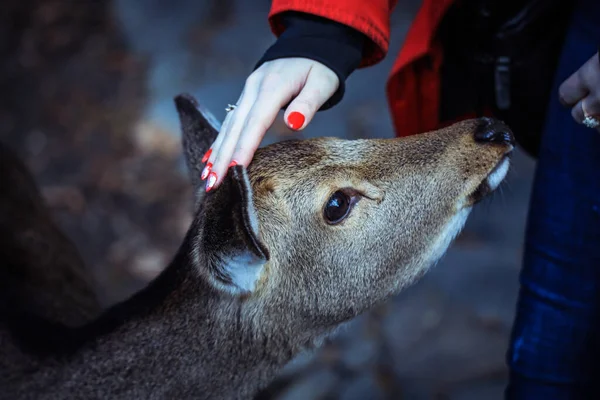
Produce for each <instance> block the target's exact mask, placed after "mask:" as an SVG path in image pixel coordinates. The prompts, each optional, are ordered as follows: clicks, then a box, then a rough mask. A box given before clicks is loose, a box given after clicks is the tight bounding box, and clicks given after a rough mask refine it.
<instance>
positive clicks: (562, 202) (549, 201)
mask: <svg viewBox="0 0 600 400" xmlns="http://www.w3.org/2000/svg"><path fill="white" fill-rule="evenodd" d="M578 3H579V4H578V5H577V6H576V8H575V11H574V14H573V16H572V20H571V24H570V28H569V32H568V33H567V37H566V40H565V44H564V47H563V51H562V55H561V59H560V61H559V65H558V69H557V74H556V77H555V82H554V88H553V92H552V97H551V99H550V104H549V107H548V115H547V118H546V128H545V132H544V136H543V139H542V143H541V148H540V154H539V159H538V165H537V170H536V176H535V181H534V186H533V193H532V198H531V203H530V210H529V217H528V227H527V233H526V239H525V254H524V261H523V270H522V272H521V278H520V283H521V290H520V294H519V300H518V303H517V314H516V317H515V322H514V326H513V332H512V337H511V341H510V348H509V351H508V354H507V362H508V365H509V368H510V381H509V384H508V386H507V389H506V392H505V395H506V398H507V399H527V400H532V399H533V400H537V399H544V400H546V399H548V400H554V399H583V398H594V399H599V398H600V395H598V388H600V375H599V374H598V372H599V371H600V368H599V367H600V359H599V358H598V357H599V353H598V348H599V343H600V134H599V133H598V132H597V131H596V130H592V129H588V128H585V127H583V126H581V125H578V124H577V123H575V122H574V121H573V119H572V118H571V115H570V109H566V108H563V107H562V106H561V105H560V104H559V100H558V86H559V85H560V83H562V82H563V81H564V80H565V79H566V78H567V77H568V76H569V75H571V74H572V73H573V72H575V71H576V70H577V69H578V68H579V67H580V66H581V65H583V63H585V62H586V61H587V60H588V59H589V58H590V57H591V56H592V55H593V54H595V53H596V52H597V50H598V44H599V42H600V1H597V0H581V1H579V2H578ZM593 393H595V395H594V394H593Z"/></svg>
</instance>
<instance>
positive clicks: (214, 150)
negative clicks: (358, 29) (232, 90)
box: [201, 58, 340, 192]
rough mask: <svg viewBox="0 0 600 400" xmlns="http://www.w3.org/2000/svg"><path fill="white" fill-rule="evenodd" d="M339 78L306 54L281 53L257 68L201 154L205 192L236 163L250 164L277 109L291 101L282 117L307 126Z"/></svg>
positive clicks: (293, 125) (296, 127)
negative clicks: (279, 57) (203, 165)
mask: <svg viewBox="0 0 600 400" xmlns="http://www.w3.org/2000/svg"><path fill="white" fill-rule="evenodd" d="M339 83H340V82H339V78H338V76H337V75H336V74H335V73H334V72H333V71H332V70H331V69H329V68H328V67H326V66H325V65H323V64H321V63H319V62H317V61H313V60H310V59H306V58H281V59H277V60H273V61H268V62H266V63H264V64H263V65H261V66H260V67H259V68H258V69H256V71H254V72H253V73H252V74H251V75H250V76H249V77H248V79H247V80H246V83H245V85H244V89H243V90H242V94H241V96H240V98H239V99H238V101H237V103H236V107H235V109H234V110H232V111H229V112H228V113H227V117H226V118H225V121H223V125H222V127H221V131H220V132H219V135H218V136H217V138H216V139H215V142H214V143H213V144H212V146H211V148H210V149H209V150H208V152H207V153H206V155H205V156H204V157H203V159H202V161H203V162H206V166H205V168H204V170H203V171H202V175H201V179H202V180H206V191H207V192H208V191H209V190H211V189H213V188H215V187H217V186H218V185H219V184H220V183H221V182H222V180H223V177H224V176H225V174H226V173H227V169H228V168H229V167H231V166H232V165H235V164H238V165H245V166H248V164H249V163H250V161H251V160H252V157H253V156H254V152H255V151H256V149H257V148H258V146H259V144H260V142H261V140H262V138H263V137H264V135H265V133H266V132H267V130H268V129H269V128H270V127H271V125H272V124H273V121H275V118H276V117H277V114H278V112H279V110H281V108H282V107H284V106H285V105H286V104H288V103H289V102H290V100H292V99H293V100H292V102H291V103H290V104H289V106H288V107H287V109H286V111H285V114H284V120H285V122H286V124H287V126H289V127H290V128H291V129H294V130H300V129H304V128H305V127H306V126H307V125H308V124H309V123H310V121H311V120H312V118H313V117H314V115H315V113H316V112H317V110H319V108H321V106H322V105H323V104H324V103H325V102H326V101H327V100H328V99H329V98H330V97H331V96H332V95H333V94H334V93H335V91H336V90H337V89H338V87H339Z"/></svg>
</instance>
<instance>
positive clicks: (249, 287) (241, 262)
mask: <svg viewBox="0 0 600 400" xmlns="http://www.w3.org/2000/svg"><path fill="white" fill-rule="evenodd" d="M223 261H225V264H224V265H223V266H222V268H223V271H224V272H225V273H226V274H227V275H228V276H229V278H230V279H231V282H232V284H233V286H234V287H233V288H229V290H232V289H233V291H234V292H238V291H241V292H252V291H254V288H255V287H256V282H257V281H258V278H260V273H261V271H262V268H263V266H264V261H263V260H259V259H257V258H256V257H252V256H251V255H250V254H247V253H243V254H239V255H236V256H233V257H231V258H228V259H227V258H224V259H223Z"/></svg>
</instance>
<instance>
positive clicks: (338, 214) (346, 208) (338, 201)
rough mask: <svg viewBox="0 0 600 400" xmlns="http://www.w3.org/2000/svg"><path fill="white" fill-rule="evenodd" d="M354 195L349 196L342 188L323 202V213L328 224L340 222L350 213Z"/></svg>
mask: <svg viewBox="0 0 600 400" xmlns="http://www.w3.org/2000/svg"><path fill="white" fill-rule="evenodd" d="M355 202H356V201H355V196H350V195H348V194H347V193H345V192H344V191H342V190H338V191H337V192H335V193H334V194H332V195H331V197H330V198H329V200H327V203H326V204H325V210H323V215H324V217H325V221H327V223H328V224H331V225H334V224H337V223H340V222H341V221H342V220H343V219H344V218H346V217H347V216H348V214H350V209H351V208H352V206H353V205H354V203H355Z"/></svg>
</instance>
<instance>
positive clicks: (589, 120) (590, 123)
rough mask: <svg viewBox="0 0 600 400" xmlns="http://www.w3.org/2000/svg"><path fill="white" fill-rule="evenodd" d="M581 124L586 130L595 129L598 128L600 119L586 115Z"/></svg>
mask: <svg viewBox="0 0 600 400" xmlns="http://www.w3.org/2000/svg"><path fill="white" fill-rule="evenodd" d="M581 123H582V124H583V125H585V126H586V127H587V128H591V129H596V128H598V127H599V126H600V119H598V118H596V117H592V116H591V115H586V116H585V118H584V119H583V121H581Z"/></svg>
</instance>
